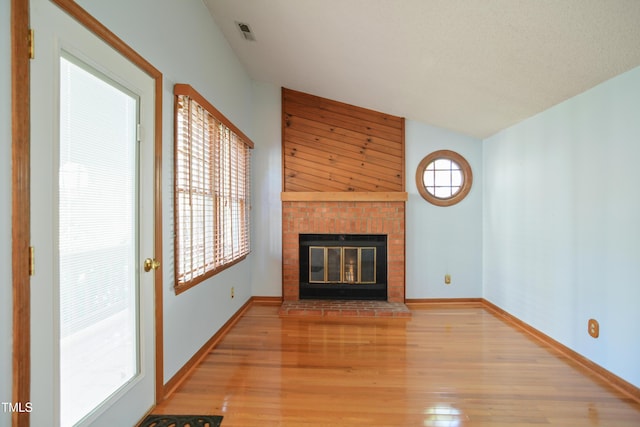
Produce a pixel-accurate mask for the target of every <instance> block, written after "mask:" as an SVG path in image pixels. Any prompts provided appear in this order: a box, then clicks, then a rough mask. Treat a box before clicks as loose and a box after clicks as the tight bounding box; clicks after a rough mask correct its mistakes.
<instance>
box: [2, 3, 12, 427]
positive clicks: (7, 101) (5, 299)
mask: <svg viewBox="0 0 640 427" xmlns="http://www.w3.org/2000/svg"><path fill="white" fill-rule="evenodd" d="M10 11H11V8H10V2H9V1H8V0H6V1H5V0H2V1H0V402H11V383H12V376H11V360H12V350H11V349H12V320H11V319H12V313H13V309H12V305H11V301H12V299H11V298H12V297H11V21H10V16H11V13H10ZM10 423H11V415H10V414H9V413H8V412H3V411H2V409H1V408H0V425H2V426H4V425H6V426H8V425H9V424H10Z"/></svg>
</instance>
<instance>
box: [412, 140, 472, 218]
mask: <svg viewBox="0 0 640 427" xmlns="http://www.w3.org/2000/svg"><path fill="white" fill-rule="evenodd" d="M472 182H473V174H472V173H471V166H469V163H468V162H467V161H466V160H465V158H464V157H462V156H461V155H460V154H458V153H456V152H455V151H450V150H439V151H434V152H433V153H431V154H429V155H428V156H427V157H425V158H424V159H422V161H421V162H420V164H419V165H418V169H417V170H416V186H417V187H418V192H419V193H420V195H421V196H422V197H423V198H424V199H425V200H426V201H428V202H429V203H432V204H434V205H436V206H451V205H455V204H456V203H458V202H459V201H461V200H462V199H464V198H465V197H466V196H467V194H468V193H469V190H471V183H472Z"/></svg>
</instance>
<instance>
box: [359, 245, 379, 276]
mask: <svg viewBox="0 0 640 427" xmlns="http://www.w3.org/2000/svg"><path fill="white" fill-rule="evenodd" d="M360 254H361V255H360V282H362V283H375V282H376V248H362V249H360Z"/></svg>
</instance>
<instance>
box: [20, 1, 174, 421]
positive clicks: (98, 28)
mask: <svg viewBox="0 0 640 427" xmlns="http://www.w3.org/2000/svg"><path fill="white" fill-rule="evenodd" d="M52 2H53V3H55V4H57V5H58V6H59V7H60V8H61V9H62V10H63V11H64V12H65V13H67V14H69V15H70V16H71V17H73V18H74V19H75V20H76V21H78V22H79V23H80V24H81V25H83V26H84V27H85V28H87V29H88V30H89V31H91V32H93V33H94V34H96V35H97V36H98V37H100V38H101V39H102V40H103V41H104V42H105V43H107V44H108V45H110V46H111V47H113V48H114V49H115V50H116V51H118V52H120V54H122V55H123V56H124V57H125V58H127V59H128V60H130V61H131V62H133V63H134V64H136V65H137V66H138V68H140V69H141V70H143V71H144V72H145V73H146V74H148V75H149V76H150V77H151V78H153V79H154V81H155V89H154V93H155V106H154V109H155V111H154V120H155V127H154V136H155V141H154V152H155V153H154V196H155V201H154V219H155V229H154V241H155V242H154V250H155V254H154V256H155V257H156V258H158V259H162V73H161V72H160V71H159V70H158V69H156V68H155V67H154V66H153V65H151V63H149V62H148V61H147V60H146V59H144V58H143V57H142V56H141V55H140V54H138V53H137V52H136V51H135V50H133V49H132V48H131V47H130V46H128V45H127V44H126V43H125V42H124V41H122V40H121V39H120V38H119V37H117V36H116V35H115V34H114V33H113V32H111V31H110V30H109V29H108V28H107V27H105V26H104V25H103V24H102V23H100V22H99V21H98V20H97V19H95V18H94V17H93V16H91V15H90V14H89V13H88V12H87V11H86V10H84V9H83V8H82V7H80V6H78V4H77V3H75V2H74V1H72V0H52ZM28 40H29V0H11V101H12V104H11V111H12V113H11V114H12V119H11V120H12V121H11V123H12V136H11V138H12V143H11V144H12V156H11V157H12V178H11V180H12V181H11V188H12V219H11V227H12V235H11V237H12V254H13V255H12V277H13V278H12V293H13V332H12V335H13V336H12V339H13V344H12V347H13V359H12V363H13V380H12V399H13V401H14V402H20V403H22V405H23V406H24V405H25V404H26V403H27V402H29V399H30V385H31V345H30V343H31V312H30V305H31V294H30V276H29V245H30V242H31V229H30V174H31V170H30V105H29V101H30V78H29V75H30V64H29V44H28ZM162 290H163V287H162V267H161V268H159V269H158V270H156V272H155V283H154V291H155V359H156V360H155V373H154V375H155V400H156V402H160V401H161V400H162V399H163V398H164V374H163V371H164V363H163V361H164V354H163V322H162V312H163V304H162ZM12 425H13V426H14V427H27V426H29V413H28V412H14V413H13V414H12Z"/></svg>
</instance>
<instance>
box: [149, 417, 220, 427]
mask: <svg viewBox="0 0 640 427" xmlns="http://www.w3.org/2000/svg"><path fill="white" fill-rule="evenodd" d="M221 422H222V417H221V416H220V415H148V416H147V418H145V419H144V420H142V423H140V425H139V426H138V427H220V423H221Z"/></svg>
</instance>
